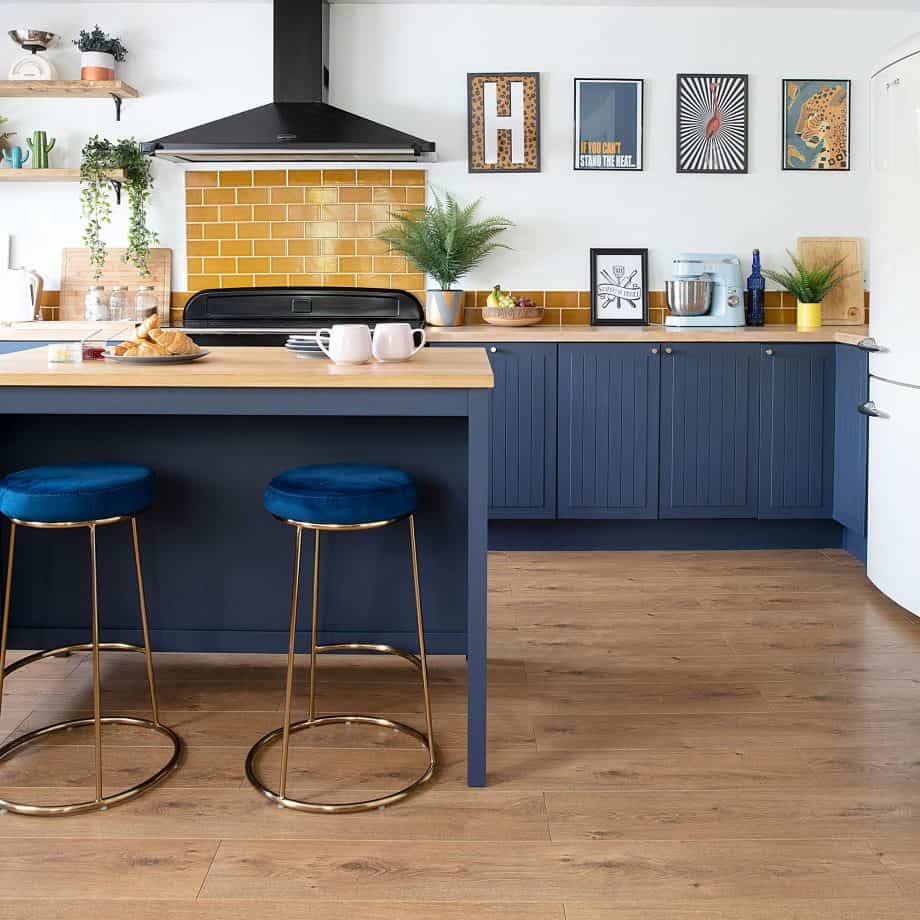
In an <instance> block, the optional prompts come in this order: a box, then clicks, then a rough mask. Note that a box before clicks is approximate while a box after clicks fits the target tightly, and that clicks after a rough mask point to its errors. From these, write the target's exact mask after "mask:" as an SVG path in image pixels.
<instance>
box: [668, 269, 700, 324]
mask: <svg viewBox="0 0 920 920" xmlns="http://www.w3.org/2000/svg"><path fill="white" fill-rule="evenodd" d="M664 286H665V290H666V291H667V295H668V308H669V309H670V311H671V312H672V313H674V314H675V315H676V316H703V314H705V313H708V312H709V307H710V305H711V304H712V281H707V280H704V279H702V278H679V279H677V280H676V281H665V283H664Z"/></svg>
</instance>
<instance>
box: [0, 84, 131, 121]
mask: <svg viewBox="0 0 920 920" xmlns="http://www.w3.org/2000/svg"><path fill="white" fill-rule="evenodd" d="M107 96H108V97H111V98H112V99H114V100H115V119H116V121H120V120H121V100H122V99H136V98H137V97H138V96H140V93H139V92H138V91H137V90H136V89H135V88H134V87H133V86H131V85H130V84H128V83H125V81H124V80H0V98H6V99H36V98H39V99H40V98H45V99H70V98H74V99H105V98H106V97H107Z"/></svg>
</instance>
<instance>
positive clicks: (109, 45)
mask: <svg viewBox="0 0 920 920" xmlns="http://www.w3.org/2000/svg"><path fill="white" fill-rule="evenodd" d="M73 43H74V44H75V45H76V46H77V47H78V48H79V49H80V79H81V80H114V79H115V62H116V61H118V62H121V61H123V60H124V59H125V58H126V57H127V55H128V49H127V48H125V46H124V45H123V44H122V43H121V39H120V38H113V37H112V36H111V35H106V33H105V32H103V31H102V29H100V28H99V26H98V25H96V26H95V27H94V28H93V29H92V31H90V32H87V31H86V30H85V29H81V30H80V35H79V37H78V38H75V39H74V42H73Z"/></svg>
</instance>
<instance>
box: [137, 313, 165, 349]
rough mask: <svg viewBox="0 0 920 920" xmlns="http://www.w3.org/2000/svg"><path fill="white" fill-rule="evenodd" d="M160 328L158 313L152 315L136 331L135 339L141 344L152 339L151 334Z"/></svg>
mask: <svg viewBox="0 0 920 920" xmlns="http://www.w3.org/2000/svg"><path fill="white" fill-rule="evenodd" d="M159 328H160V317H159V314H157V313H151V314H150V316H148V317H147V319H145V320H144V321H143V322H142V323H141V324H140V326H138V327H137V328H136V329H135V330H134V338H135V339H136V340H137V341H138V342H140V341H143V340H144V339H149V338H151V335H150V332H151V331H152V330H153V329H159Z"/></svg>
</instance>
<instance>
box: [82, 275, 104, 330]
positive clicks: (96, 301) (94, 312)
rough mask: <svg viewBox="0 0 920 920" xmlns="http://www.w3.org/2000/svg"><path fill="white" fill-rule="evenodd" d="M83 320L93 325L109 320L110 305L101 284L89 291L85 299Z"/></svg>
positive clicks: (95, 285)
mask: <svg viewBox="0 0 920 920" xmlns="http://www.w3.org/2000/svg"><path fill="white" fill-rule="evenodd" d="M83 318H84V319H85V320H88V321H89V322H91V323H104V322H105V321H106V320H107V319H108V318H109V305H108V304H107V303H106V300H105V288H104V287H103V286H102V285H101V284H94V285H93V286H92V287H90V288H89V289H88V290H87V292H86V297H84V298H83Z"/></svg>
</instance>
